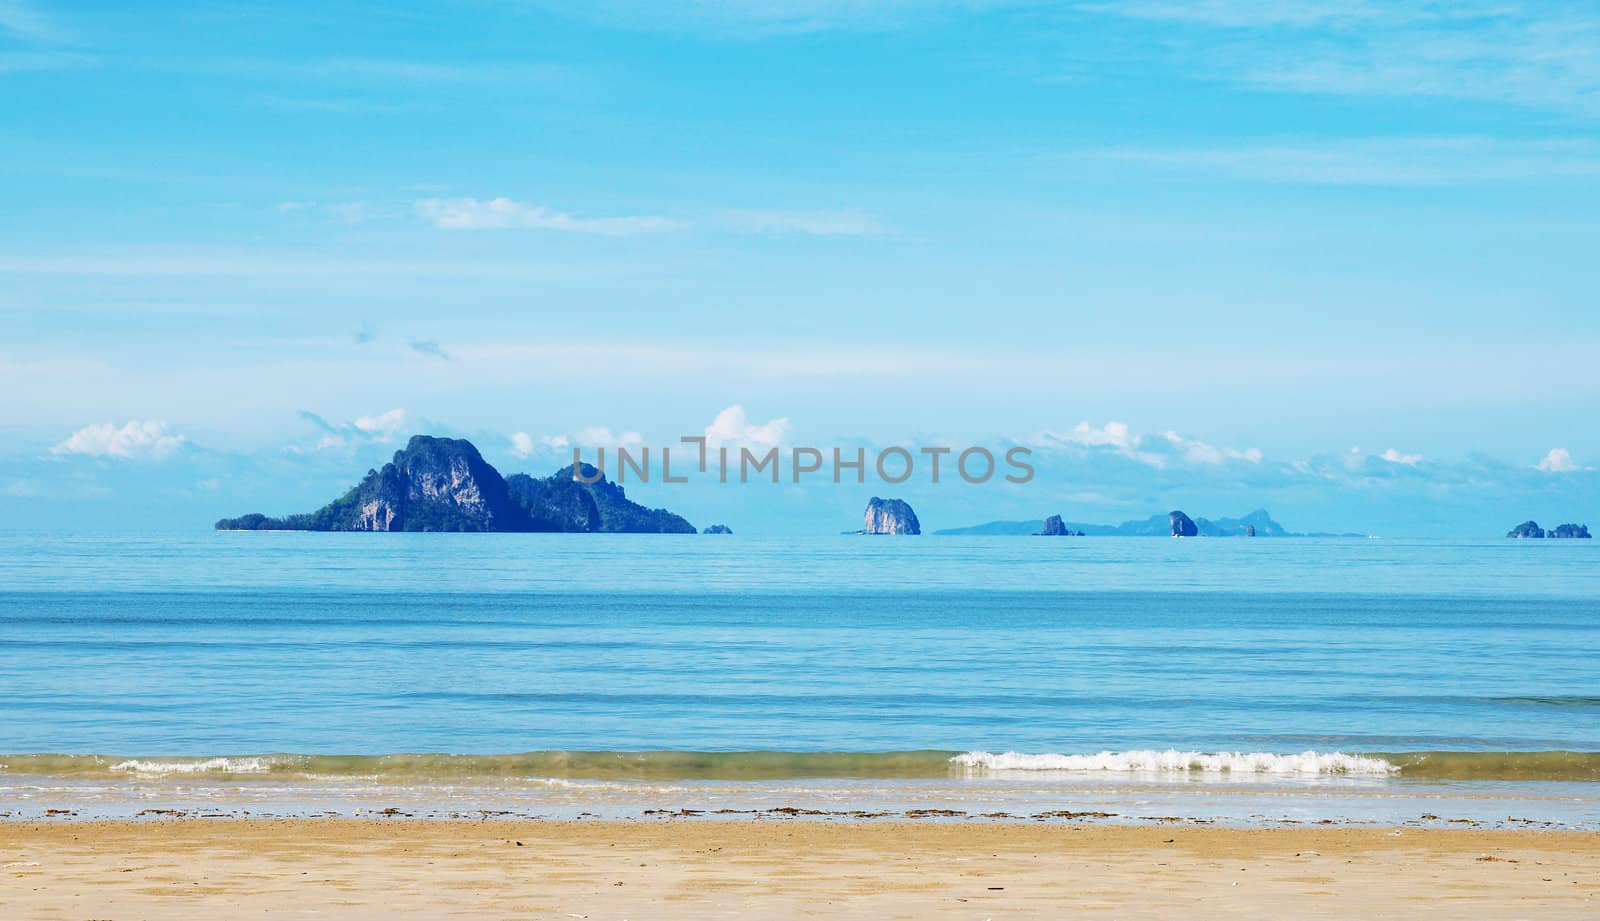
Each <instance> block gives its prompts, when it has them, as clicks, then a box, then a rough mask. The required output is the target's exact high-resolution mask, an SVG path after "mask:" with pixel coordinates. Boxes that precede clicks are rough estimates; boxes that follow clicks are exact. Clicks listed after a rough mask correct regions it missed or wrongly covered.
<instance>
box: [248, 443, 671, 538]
mask: <svg viewBox="0 0 1600 921" xmlns="http://www.w3.org/2000/svg"><path fill="white" fill-rule="evenodd" d="M581 473H582V476H583V480H585V481H586V480H593V482H584V481H580V480H578V479H576V478H574V475H573V474H574V470H573V467H571V466H567V467H563V468H562V469H560V470H558V471H556V472H555V474H553V475H552V476H549V477H545V478H539V477H532V476H529V475H527V474H525V473H518V474H514V475H513V476H511V477H510V478H506V477H502V476H501V475H500V472H499V471H497V470H495V468H494V467H492V466H490V465H489V463H488V462H487V461H485V460H484V459H483V456H482V455H481V454H479V453H478V449H477V448H476V447H474V446H473V444H472V443H471V442H469V441H467V440H466V439H462V438H436V437H434V436H431V435H416V436H414V437H412V439H411V440H410V441H409V442H407V444H406V446H405V448H403V449H402V450H399V451H396V452H395V454H394V459H393V460H392V461H390V462H389V463H387V464H384V465H383V468H382V469H380V470H368V471H367V475H366V477H364V478H363V479H362V480H361V482H360V483H358V484H356V486H354V487H353V488H351V490H350V491H349V492H347V493H345V494H344V495H343V496H340V497H339V498H337V499H335V500H333V501H332V502H330V503H328V504H327V505H324V506H323V507H322V508H320V509H317V510H316V511H314V512H307V513H305V514H300V515H289V516H286V517H283V518H272V517H268V516H266V515H263V514H259V513H255V514H249V515H243V516H240V517H238V518H224V519H222V520H221V521H218V522H217V524H216V528H217V530H219V531H498V532H513V533H519V532H562V533H597V532H604V533H618V534H695V533H698V532H697V530H696V528H695V526H694V525H692V524H690V523H689V522H688V521H687V520H685V519H684V518H683V517H682V516H680V515H676V514H673V513H672V512H669V511H667V510H666V509H659V508H655V509H653V508H646V507H644V506H642V505H640V504H639V503H637V502H634V501H632V500H630V499H628V497H627V494H626V493H625V492H624V491H623V488H622V487H621V486H618V485H617V484H615V483H612V482H610V481H608V480H607V479H606V478H605V476H604V475H603V474H601V473H600V471H599V470H597V469H596V468H594V467H593V466H591V465H589V464H584V465H583V468H582V471H581Z"/></svg>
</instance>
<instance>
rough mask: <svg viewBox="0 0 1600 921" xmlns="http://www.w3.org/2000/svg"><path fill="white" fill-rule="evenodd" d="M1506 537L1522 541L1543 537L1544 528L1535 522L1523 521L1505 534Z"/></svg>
mask: <svg viewBox="0 0 1600 921" xmlns="http://www.w3.org/2000/svg"><path fill="white" fill-rule="evenodd" d="M1506 536H1507V537H1511V538H1516V539H1524V538H1540V537H1544V528H1541V527H1539V522H1537V521H1524V522H1523V523H1522V524H1519V525H1517V526H1516V527H1514V528H1512V529H1511V530H1509V531H1507V532H1506Z"/></svg>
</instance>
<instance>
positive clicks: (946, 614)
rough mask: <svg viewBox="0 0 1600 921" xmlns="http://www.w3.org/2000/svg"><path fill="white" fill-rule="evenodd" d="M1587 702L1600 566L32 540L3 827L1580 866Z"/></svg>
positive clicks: (1506, 545) (875, 550)
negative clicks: (1532, 859) (888, 829)
mask: <svg viewBox="0 0 1600 921" xmlns="http://www.w3.org/2000/svg"><path fill="white" fill-rule="evenodd" d="M1597 663H1600V542H1591V541H1494V542H1443V541H1431V542H1423V541H1415V542H1413V541H1394V540H1275V539H1255V540H1246V539H1223V540H1204V539H1191V540H1170V539H1140V538H1056V539H1042V538H1041V539H1029V538H953V537H932V536H924V537H914V538H861V537H844V536H840V537H827V538H793V539H752V538H746V537H742V536H733V537H710V536H623V535H615V536H613V535H593V536H571V535H422V534H416V535H406V534H392V535H391V534H284V533H215V534H214V533H202V534H195V535H187V536H152V537H97V536H85V537H67V536H50V535H30V534H17V533H11V534H5V535H0V707H3V710H4V716H3V719H0V752H5V753H8V754H5V755H0V798H3V799H0V811H6V812H10V813H12V814H15V815H25V814H29V812H30V810H35V811H37V810H42V809H44V808H46V807H51V806H57V807H59V806H62V804H65V805H68V806H84V807H85V808H93V809H98V810H100V811H102V812H115V811H116V808H117V807H116V804H117V803H123V804H124V805H127V804H136V803H137V804H146V805H148V804H149V803H158V804H163V803H170V802H183V803H191V802H193V803H199V802H201V801H202V800H204V801H205V802H214V801H222V800H227V801H228V802H231V803H232V804H233V805H234V806H238V805H239V804H240V803H250V802H256V801H257V800H262V801H268V800H270V801H273V802H280V803H281V802H292V803H294V804H296V805H297V806H301V807H306V808H309V807H311V806H317V805H322V806H326V805H327V804H328V802H331V801H337V803H336V806H338V807H342V806H349V805H351V804H352V803H363V804H370V803H374V802H379V801H382V802H389V801H390V800H394V801H400V802H405V803H421V802H423V801H424V800H427V799H428V797H429V796H432V797H433V799H434V801H435V802H434V803H433V805H435V806H438V805H439V803H440V802H443V801H446V800H447V801H448V802H449V803H451V804H453V805H452V808H454V807H455V806H461V805H462V804H463V803H464V802H471V803H479V804H484V803H488V804H493V805H500V804H503V803H506V802H515V803H516V804H518V805H519V806H520V807H522V808H527V809H530V810H532V811H535V812H541V811H542V812H545V813H549V812H552V811H555V812H559V811H560V809H561V808H570V809H577V808H579V806H580V805H583V804H584V803H585V802H589V801H593V800H604V799H606V798H607V797H611V798H612V799H613V800H615V801H616V802H625V803H626V804H627V805H626V806H625V807H615V808H616V809H618V810H620V811H624V812H625V811H627V810H628V809H632V808H636V807H637V808H643V807H646V806H650V805H656V806H672V807H675V808H676V807H684V806H687V805H691V804H701V805H704V804H706V803H711V802H717V803H722V804H728V803H736V804H740V805H741V806H742V805H750V804H765V805H767V806H771V805H773V804H774V803H776V802H777V801H778V799H780V798H781V799H783V801H784V802H805V803H812V804H815V803H823V802H826V803H831V804H834V805H839V806H842V805H851V806H852V807H859V806H862V805H863V804H868V805H871V804H879V805H881V804H884V803H890V804H891V805H903V804H926V803H941V804H948V803H952V802H959V803H967V804H971V805H973V806H974V807H975V808H976V807H978V806H979V805H986V806H988V807H993V806H994V804H995V803H1000V804H1001V806H1002V807H1003V806H1004V805H1005V804H1007V803H1010V804H1012V805H1017V804H1023V805H1024V806H1025V807H1026V808H1042V806H1045V805H1052V804H1054V805H1059V804H1061V803H1062V802H1064V801H1070V802H1071V803H1075V804H1089V805H1098V806H1102V807H1103V806H1105V805H1107V804H1108V803H1109V804H1111V805H1114V806H1118V807H1119V808H1120V809H1121V810H1123V812H1121V813H1119V814H1126V810H1127V809H1129V808H1131V807H1129V805H1128V803H1130V802H1136V803H1144V802H1148V801H1149V798H1150V797H1156V798H1157V799H1160V798H1162V797H1170V796H1185V795H1192V798H1191V799H1189V800H1186V803H1187V804H1188V807H1189V811H1188V813H1187V814H1189V815H1201V814H1203V815H1206V816H1213V817H1223V818H1228V817H1230V816H1235V814H1241V815H1242V814H1243V813H1244V812H1249V813H1250V814H1251V815H1260V814H1267V815H1275V816H1280V817H1287V816H1289V815H1291V814H1292V815H1302V816H1305V817H1312V816H1318V815H1325V814H1334V815H1336V817H1338V818H1343V819H1350V818H1357V819H1359V818H1362V817H1367V816H1376V817H1379V818H1384V819H1391V820H1392V819H1395V818H1397V817H1403V816H1405V815H1408V814H1417V813H1418V811H1419V810H1420V811H1424V812H1425V811H1426V810H1422V809H1421V807H1417V808H1416V809H1414V808H1413V807H1416V806H1417V803H1418V802H1420V801H1421V800H1422V799H1426V798H1427V797H1437V796H1443V797H1447V798H1453V799H1452V800H1451V801H1452V802H1453V803H1454V806H1455V807H1456V808H1457V811H1462V812H1464V813H1466V814H1472V810H1473V809H1474V808H1477V807H1474V806H1473V805H1472V803H1473V802H1478V801H1481V803H1482V808H1481V809H1479V812H1481V814H1482V815H1481V818H1483V820H1485V821H1487V820H1488V818H1491V817H1492V818H1495V819H1496V820H1499V819H1504V818H1505V813H1504V811H1503V807H1505V804H1506V801H1507V800H1508V799H1509V800H1511V801H1519V802H1522V803H1523V804H1524V808H1521V812H1523V813H1530V814H1533V815H1534V817H1535V818H1536V819H1538V820H1539V821H1546V820H1548V821H1557V822H1561V823H1563V824H1568V825H1571V824H1580V825H1590V826H1592V825H1594V824H1596V823H1600V810H1597V808H1596V803H1597V802H1600V756H1596V755H1592V754H1583V753H1593V752H1600V664H1597ZM642 753H643V754H642ZM733 753H740V754H733ZM1512 753H1515V754H1512ZM1573 753H1578V754H1573ZM402 754H404V755H408V756H413V757H394V756H396V755H402ZM443 755H451V756H479V757H438V756H443ZM384 756H388V757H384ZM180 780H181V781H182V784H179V783H178V781H180ZM252 784H253V785H252ZM197 785H198V786H197ZM375 785H376V786H375ZM585 785H590V787H589V788H586V787H585ZM374 789H380V790H381V791H382V794H381V797H379V799H373V798H372V797H373V796H376V795H377V794H373V793H372V792H371V791H372V790H374ZM586 789H587V791H588V792H587V793H585V792H584V791H585V790H586ZM574 790H577V791H578V792H576V793H574V792H573V791H574ZM1308 790H1309V791H1310V792H1308ZM330 791H331V792H330ZM352 791H356V792H352ZM360 791H366V792H365V793H361V792H360ZM402 791H403V792H402ZM419 791H421V792H419ZM429 791H431V793H430V792H429ZM618 791H620V792H618ZM663 791H678V792H671V793H668V792H663ZM684 791H687V792H684ZM269 793H270V794H271V795H269ZM208 796H209V797H214V798H215V800H205V797H208ZM273 796H277V797H278V799H277V800H273V799H272V797H273ZM363 796H366V797H367V798H366V799H362V797H363ZM1229 796H1234V797H1236V798H1234V799H1229ZM1239 796H1242V797H1244V798H1243V799H1238V798H1237V797H1239ZM185 797H188V798H187V799H186V798H185ZM352 797H353V798H352ZM408 797H409V798H408ZM461 797H466V800H462V799H461ZM807 797H810V799H807ZM1141 797H1144V799H1141ZM1218 797H1221V800H1220V801H1219V802H1221V805H1206V804H1207V803H1211V802H1213V801H1214V800H1217V798H1218ZM1285 797H1287V799H1285ZM1341 797H1344V799H1340V798H1341ZM619 798H620V799H619ZM608 801H610V800H608ZM1290 801H1292V802H1290ZM1396 801H1400V803H1401V804H1400V805H1396ZM4 803H9V804H10V805H11V806H12V808H10V809H5V808H4V805H3V804H4ZM1285 803H1289V805H1284V804H1285ZM1329 803H1333V804H1335V805H1332V806H1330V805H1329ZM1373 803H1377V804H1379V805H1378V806H1374V805H1372V804H1373ZM1530 803H1532V804H1540V805H1527V804H1530ZM563 804H565V805H563ZM1263 804H1265V805H1263ZM1463 804H1465V805H1463ZM419 808H420V807H419ZM1259 810H1265V812H1264V813H1262V812H1260V811H1259ZM1319 810H1320V811H1319Z"/></svg>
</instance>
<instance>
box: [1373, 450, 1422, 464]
mask: <svg viewBox="0 0 1600 921" xmlns="http://www.w3.org/2000/svg"><path fill="white" fill-rule="evenodd" d="M1378 457H1380V458H1382V459H1383V460H1386V461H1388V462H1389V463H1391V464H1404V465H1406V466H1407V467H1415V466H1416V465H1417V464H1419V463H1421V462H1422V455H1421V454H1401V453H1400V452H1399V451H1396V450H1395V449H1394V448H1390V449H1389V450H1387V451H1385V452H1383V453H1382V454H1379V455H1378Z"/></svg>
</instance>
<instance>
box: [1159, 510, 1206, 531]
mask: <svg viewBox="0 0 1600 921" xmlns="http://www.w3.org/2000/svg"><path fill="white" fill-rule="evenodd" d="M1167 520H1168V521H1170V522H1171V523H1172V536H1173V537H1195V536H1197V535H1199V533H1200V528H1199V526H1198V525H1196V524H1195V523H1194V519H1193V518H1190V517H1189V516H1188V515H1185V514H1184V513H1182V512H1177V511H1174V512H1168V513H1167Z"/></svg>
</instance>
